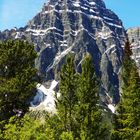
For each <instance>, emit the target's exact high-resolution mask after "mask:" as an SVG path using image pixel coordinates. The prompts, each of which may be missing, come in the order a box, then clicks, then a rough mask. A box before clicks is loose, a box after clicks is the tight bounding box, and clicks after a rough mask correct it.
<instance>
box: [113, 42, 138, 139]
mask: <svg viewBox="0 0 140 140" xmlns="http://www.w3.org/2000/svg"><path fill="white" fill-rule="evenodd" d="M131 55H132V51H131V48H130V44H129V42H128V41H127V42H126V45H125V50H124V58H123V66H122V80H123V87H122V96H121V101H120V103H119V105H118V107H117V113H116V114H114V131H113V136H112V139H113V140H133V139H135V137H139V136H138V133H137V131H140V120H139V118H140V104H139V103H140V77H139V73H138V69H137V67H136V64H135V62H134V60H132V59H131Z"/></svg>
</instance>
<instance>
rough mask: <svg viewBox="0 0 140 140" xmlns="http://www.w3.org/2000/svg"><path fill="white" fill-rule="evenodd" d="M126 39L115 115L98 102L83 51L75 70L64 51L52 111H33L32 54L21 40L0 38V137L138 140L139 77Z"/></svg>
mask: <svg viewBox="0 0 140 140" xmlns="http://www.w3.org/2000/svg"><path fill="white" fill-rule="evenodd" d="M131 55H132V51H131V47H130V44H129V41H128V40H127V42H126V44H125V48H124V57H123V60H122V70H121V77H122V81H123V83H122V93H121V100H120V102H119V104H118V105H117V107H116V112H115V113H114V114H109V113H108V112H105V111H104V109H103V107H102V106H101V105H100V98H99V93H100V90H99V89H100V86H101V81H100V78H99V77H97V76H96V74H95V70H94V65H93V61H92V57H91V55H90V54H88V53H87V54H85V57H84V59H83V61H82V64H81V67H82V72H81V73H78V72H76V69H75V67H76V66H75V63H74V62H75V61H74V59H75V58H74V55H73V54H69V55H68V57H67V59H66V62H65V64H64V65H63V67H62V69H61V73H60V87H59V90H60V93H61V97H60V98H58V99H57V103H56V108H57V113H56V114H55V115H52V114H48V113H46V112H41V115H42V116H43V119H42V117H37V116H36V115H32V112H30V111H29V110H28V109H29V101H30V100H29V99H31V98H32V96H33V95H34V94H33V93H34V91H35V86H36V84H37V82H38V81H37V70H36V69H35V68H34V61H35V58H36V57H37V53H36V52H35V51H34V46H33V45H31V44H29V43H28V42H26V41H21V40H16V41H13V40H8V41H5V42H1V43H0V139H3V140H36V139H37V140H139V139H140V120H139V118H140V77H139V73H138V70H137V67H136V64H135V62H134V61H133V60H132V58H131Z"/></svg>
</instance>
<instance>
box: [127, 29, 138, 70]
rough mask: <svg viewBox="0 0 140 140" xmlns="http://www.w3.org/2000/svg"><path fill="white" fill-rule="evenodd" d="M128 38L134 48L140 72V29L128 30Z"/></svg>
mask: <svg viewBox="0 0 140 140" xmlns="http://www.w3.org/2000/svg"><path fill="white" fill-rule="evenodd" d="M127 34H128V38H129V41H130V43H131V46H132V51H133V56H132V58H133V59H134V60H135V61H136V64H137V66H138V68H139V71H140V27H135V28H130V29H128V30H127Z"/></svg>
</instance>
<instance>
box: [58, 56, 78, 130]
mask: <svg viewBox="0 0 140 140" xmlns="http://www.w3.org/2000/svg"><path fill="white" fill-rule="evenodd" d="M76 79H77V78H76V71H75V64H74V56H73V55H71V54H70V55H69V56H68V57H67V59H66V64H64V65H63V67H62V70H61V75H60V93H61V98H60V99H59V100H58V115H59V117H60V119H61V121H62V125H63V126H62V128H63V130H64V131H65V132H70V131H73V129H74V115H75V110H74V107H75V104H76V102H77V98H76Z"/></svg>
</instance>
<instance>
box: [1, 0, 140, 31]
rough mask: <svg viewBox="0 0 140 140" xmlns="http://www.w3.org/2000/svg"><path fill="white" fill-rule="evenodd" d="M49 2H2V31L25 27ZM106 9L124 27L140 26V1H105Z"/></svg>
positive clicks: (12, 0)
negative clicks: (116, 17) (112, 12)
mask: <svg viewBox="0 0 140 140" xmlns="http://www.w3.org/2000/svg"><path fill="white" fill-rule="evenodd" d="M46 1H47V0H0V30H1V31H3V30H5V29H11V28H14V27H24V26H25V25H26V24H27V22H28V21H29V20H30V19H32V18H33V17H34V16H35V15H36V14H37V13H38V12H39V11H40V10H41V8H42V6H43V4H44V2H46ZM104 2H105V4H106V7H107V8H109V9H111V10H112V11H114V12H115V13H116V14H117V15H118V16H119V18H120V19H121V20H122V21H123V25H124V27H125V28H126V29H127V28H130V27H135V26H140V0H104Z"/></svg>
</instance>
